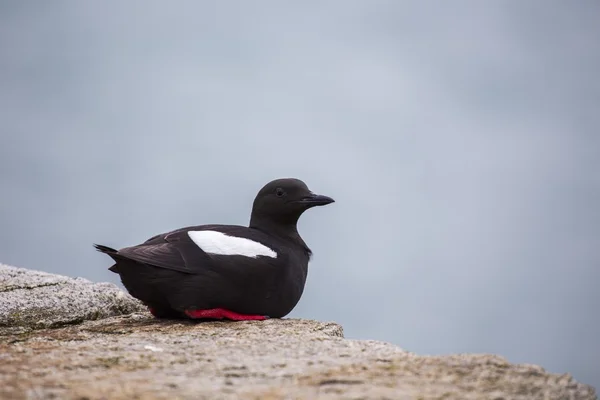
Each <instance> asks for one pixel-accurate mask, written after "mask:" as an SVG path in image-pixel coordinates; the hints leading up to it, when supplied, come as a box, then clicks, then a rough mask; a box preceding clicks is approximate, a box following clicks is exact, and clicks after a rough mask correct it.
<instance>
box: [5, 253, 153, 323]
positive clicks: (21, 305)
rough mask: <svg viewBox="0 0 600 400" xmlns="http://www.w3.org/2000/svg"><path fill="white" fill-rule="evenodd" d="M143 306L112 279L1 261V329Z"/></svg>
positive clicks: (87, 317) (107, 314)
mask: <svg viewBox="0 0 600 400" xmlns="http://www.w3.org/2000/svg"><path fill="white" fill-rule="evenodd" d="M143 309H144V307H143V306H142V304H141V303H140V302H139V301H138V300H136V299H134V298H133V297H131V296H129V295H128V294H126V293H124V292H123V291H122V290H120V289H119V288H118V287H117V286H116V285H113V284H111V283H92V282H90V281H88V280H86V279H83V278H69V277H66V276H61V275H54V274H49V273H45V272H39V271H32V270H28V269H24V268H15V267H11V266H8V265H3V264H0V329H3V328H4V329H5V330H6V329H7V327H10V328H11V329H12V331H13V332H17V331H25V330H29V329H38V328H45V327H57V326H62V325H67V324H74V323H78V322H82V321H84V320H93V319H98V318H106V317H111V316H114V315H121V314H130V313H132V312H135V311H142V310H143Z"/></svg>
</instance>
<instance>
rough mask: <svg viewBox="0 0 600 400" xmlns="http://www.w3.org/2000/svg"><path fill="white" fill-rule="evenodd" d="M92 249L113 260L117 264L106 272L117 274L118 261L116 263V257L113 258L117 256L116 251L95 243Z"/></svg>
mask: <svg viewBox="0 0 600 400" xmlns="http://www.w3.org/2000/svg"><path fill="white" fill-rule="evenodd" d="M94 247H95V248H96V250H98V251H99V252H101V253H104V254H108V255H109V256H110V257H111V258H112V259H113V260H115V261H116V262H117V264H115V265H113V266H112V267H110V268H109V269H108V270H109V271H112V272H115V273H118V272H119V267H118V263H119V261H118V257H115V256H117V252H118V250H115V249H113V248H112V247H108V246H103V245H101V244H96V243H94Z"/></svg>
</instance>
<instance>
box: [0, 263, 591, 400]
mask: <svg viewBox="0 0 600 400" xmlns="http://www.w3.org/2000/svg"><path fill="white" fill-rule="evenodd" d="M0 398H2V399H29V398H35V399H52V398H57V399H80V400H83V399H88V400H92V399H173V398H177V399H229V398H231V399H234V398H244V399H290V398H294V399H314V398H323V399H371V398H374V399H383V398H387V399H465V400H468V399H498V400H499V399H528V400H529V399H597V397H596V394H595V391H594V389H593V388H592V387H590V386H588V385H584V384H581V383H578V382H576V381H575V380H574V379H573V378H572V377H571V376H570V375H568V374H565V375H556V374H550V373H548V372H546V371H545V370H544V369H543V368H541V367H538V366H535V365H517V364H511V363H509V362H507V361H506V360H505V359H503V358H501V357H498V356H494V355H485V354H481V355H476V354H461V355H454V356H443V357H429V356H419V355H416V354H413V353H410V352H407V351H404V350H402V349H400V348H398V347H396V346H393V345H391V344H388V343H382V342H376V341H368V340H349V339H345V338H344V337H343V331H342V327H341V326H339V325H337V324H335V323H328V322H317V321H310V320H298V319H272V320H267V321H253V322H202V323H196V322H191V321H168V320H157V319H154V318H153V317H152V316H151V315H150V314H149V313H147V312H146V311H144V310H143V307H142V306H141V305H140V304H139V303H138V302H137V301H136V300H135V299H133V298H131V297H130V296H129V295H127V294H125V293H123V292H122V291H120V290H119V289H118V288H117V287H116V286H114V285H111V284H94V283H92V282H89V281H86V280H83V279H73V278H67V277H62V276H56V275H51V274H45V273H41V272H35V271H30V270H25V269H18V268H13V267H8V266H2V265H0Z"/></svg>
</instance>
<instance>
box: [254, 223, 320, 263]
mask: <svg viewBox="0 0 600 400" xmlns="http://www.w3.org/2000/svg"><path fill="white" fill-rule="evenodd" d="M249 227H250V228H252V229H257V230H259V231H261V232H264V233H266V234H267V235H271V236H275V237H278V238H280V239H283V240H285V241H287V242H291V243H293V244H295V245H298V246H300V247H302V248H303V249H304V250H305V251H306V252H307V253H308V254H310V253H311V251H310V249H309V248H308V246H307V245H306V243H304V240H302V238H301V237H300V234H299V233H298V218H292V219H290V220H288V221H281V219H278V221H277V222H275V221H273V220H272V219H271V218H268V217H264V216H260V215H255V214H253V215H252V217H251V218H250V224H249Z"/></svg>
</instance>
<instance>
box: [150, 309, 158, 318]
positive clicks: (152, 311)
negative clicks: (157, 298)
mask: <svg viewBox="0 0 600 400" xmlns="http://www.w3.org/2000/svg"><path fill="white" fill-rule="evenodd" d="M148 310H149V311H150V314H152V315H154V316H155V317H156V318H158V315H156V310H155V309H154V308H152V307H148Z"/></svg>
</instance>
